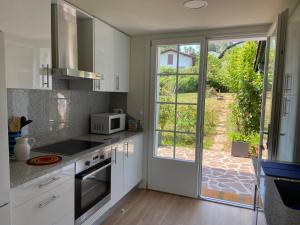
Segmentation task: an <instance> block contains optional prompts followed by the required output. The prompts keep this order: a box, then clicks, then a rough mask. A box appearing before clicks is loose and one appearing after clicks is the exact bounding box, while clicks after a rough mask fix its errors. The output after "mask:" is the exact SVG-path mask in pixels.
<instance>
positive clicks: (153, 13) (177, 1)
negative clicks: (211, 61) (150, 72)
mask: <svg viewBox="0 0 300 225" xmlns="http://www.w3.org/2000/svg"><path fill="white" fill-rule="evenodd" d="M68 1H69V2H70V3H72V4H74V5H76V6H78V7H79V8H81V9H83V10H85V11H87V12H89V13H91V14H92V15H94V16H96V17H98V18H100V19H102V20H103V21H105V22H107V23H109V24H111V25H112V26H114V27H116V28H118V29H119V30H121V31H123V32H125V33H127V34H130V35H139V34H148V33H159V32H173V31H184V30H200V29H211V28H224V27H235V26H246V25H254V24H266V23H272V21H273V20H274V19H275V18H276V16H277V15H278V13H279V12H281V11H283V10H284V9H286V8H287V7H289V6H290V7H293V6H295V5H296V4H297V2H298V0H206V1H207V2H208V6H207V7H206V8H203V9H199V10H196V11H195V10H193V11H191V10H188V9H186V8H184V7H183V2H184V1H185V0H68Z"/></svg>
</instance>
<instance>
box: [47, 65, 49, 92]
mask: <svg viewBox="0 0 300 225" xmlns="http://www.w3.org/2000/svg"><path fill="white" fill-rule="evenodd" d="M47 87H48V88H49V64H47Z"/></svg>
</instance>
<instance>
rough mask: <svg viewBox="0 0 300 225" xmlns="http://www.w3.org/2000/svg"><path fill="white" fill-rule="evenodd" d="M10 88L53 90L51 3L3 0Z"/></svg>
mask: <svg viewBox="0 0 300 225" xmlns="http://www.w3.org/2000/svg"><path fill="white" fill-rule="evenodd" d="M0 30H2V31H3V32H4V34H5V61H6V66H5V67H6V84H7V87H8V88H27V89H51V88H52V77H51V74H50V68H51V0H28V1H22V0H3V1H2V2H1V7H0Z"/></svg>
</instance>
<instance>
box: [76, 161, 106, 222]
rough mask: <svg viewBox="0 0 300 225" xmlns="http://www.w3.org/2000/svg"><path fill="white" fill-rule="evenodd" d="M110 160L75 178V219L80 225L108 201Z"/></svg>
mask: <svg viewBox="0 0 300 225" xmlns="http://www.w3.org/2000/svg"><path fill="white" fill-rule="evenodd" d="M110 193H111V159H107V160H105V161H103V162H101V163H99V164H97V165H95V166H93V167H91V168H89V169H87V170H85V171H83V172H80V173H78V174H76V176H75V219H76V223H75V224H76V225H77V224H81V223H82V222H83V221H85V220H86V219H87V218H88V217H90V216H91V215H92V214H94V213H95V212H96V211H98V209H100V208H101V207H102V206H103V205H104V204H105V203H107V202H108V201H109V200H110Z"/></svg>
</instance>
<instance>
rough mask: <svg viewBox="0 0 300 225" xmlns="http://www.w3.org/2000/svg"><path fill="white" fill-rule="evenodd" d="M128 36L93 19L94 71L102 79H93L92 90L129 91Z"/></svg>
mask: <svg viewBox="0 0 300 225" xmlns="http://www.w3.org/2000/svg"><path fill="white" fill-rule="evenodd" d="M129 58H130V38H129V37H128V36H127V35H125V34H123V33H121V32H120V31H117V30H116V29H114V28H112V27H111V26H109V25H107V24H105V23H103V22H102V21H100V20H98V19H95V72H98V73H100V74H103V75H104V79H103V80H100V81H94V85H93V89H94V91H104V92H128V91H129V63H130V62H129Z"/></svg>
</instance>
